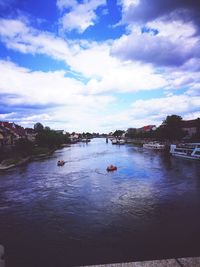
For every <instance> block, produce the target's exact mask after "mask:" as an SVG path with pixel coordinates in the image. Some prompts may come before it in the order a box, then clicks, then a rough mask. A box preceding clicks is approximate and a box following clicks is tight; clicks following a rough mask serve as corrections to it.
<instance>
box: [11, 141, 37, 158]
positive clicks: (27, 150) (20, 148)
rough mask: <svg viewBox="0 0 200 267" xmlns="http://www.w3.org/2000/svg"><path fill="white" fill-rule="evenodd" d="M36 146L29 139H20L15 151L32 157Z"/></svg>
mask: <svg viewBox="0 0 200 267" xmlns="http://www.w3.org/2000/svg"><path fill="white" fill-rule="evenodd" d="M33 148H34V144H33V142H31V141H29V140H28V139H24V138H20V139H18V140H17V141H16V144H15V151H16V152H18V153H20V154H22V155H23V156H26V155H30V154H31V153H32V151H33Z"/></svg>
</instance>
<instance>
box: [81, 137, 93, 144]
mask: <svg viewBox="0 0 200 267" xmlns="http://www.w3.org/2000/svg"><path fill="white" fill-rule="evenodd" d="M90 141H91V140H90V139H87V138H83V139H82V140H81V142H84V143H88V142H90Z"/></svg>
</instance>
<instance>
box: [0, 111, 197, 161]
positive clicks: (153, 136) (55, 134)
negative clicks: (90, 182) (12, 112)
mask: <svg viewBox="0 0 200 267" xmlns="http://www.w3.org/2000/svg"><path fill="white" fill-rule="evenodd" d="M96 137H104V138H113V137H114V138H117V139H119V140H120V139H122V140H124V142H125V141H126V142H129V143H131V142H132V143H135V144H137V143H138V144H140V143H144V142H151V141H159V142H163V143H168V144H170V143H172V142H199V141H200V119H199V118H197V119H194V120H183V119H182V118H181V117H180V116H178V115H171V116H167V117H166V119H165V120H164V121H163V123H162V124H161V125H160V126H158V127H156V125H145V126H143V127H141V128H128V129H127V130H115V131H113V132H110V133H104V134H100V133H89V132H86V133H76V132H72V133H69V132H66V131H64V130H52V129H50V128H49V127H48V126H43V125H42V124H41V123H39V122H38V123H36V124H35V125H34V127H33V128H23V127H22V126H20V125H18V124H16V123H14V122H8V121H1V122H0V152H1V153H0V162H1V165H2V164H3V165H5V166H10V165H16V164H18V163H19V164H20V163H21V162H24V159H26V160H29V159H30V157H39V158H40V157H43V156H46V155H48V154H49V153H52V152H53V151H54V150H55V149H57V148H58V147H62V146H67V145H69V144H72V143H76V142H89V141H90V139H91V138H96Z"/></svg>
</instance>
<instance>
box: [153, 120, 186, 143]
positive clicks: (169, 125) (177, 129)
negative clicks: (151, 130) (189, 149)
mask: <svg viewBox="0 0 200 267" xmlns="http://www.w3.org/2000/svg"><path fill="white" fill-rule="evenodd" d="M181 122H182V118H181V117H180V116H178V115H171V116H167V118H166V119H165V120H164V122H163V124H162V125H161V126H160V127H159V128H158V129H157V130H156V133H155V134H156V137H157V138H158V139H160V140H169V141H179V140H181V139H182V138H183V137H184V136H185V132H184V131H183V130H182V128H181Z"/></svg>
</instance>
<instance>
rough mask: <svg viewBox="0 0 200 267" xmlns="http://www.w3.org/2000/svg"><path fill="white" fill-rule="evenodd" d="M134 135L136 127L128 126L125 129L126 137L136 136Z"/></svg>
mask: <svg viewBox="0 0 200 267" xmlns="http://www.w3.org/2000/svg"><path fill="white" fill-rule="evenodd" d="M136 136H137V130H136V128H128V129H127V133H126V137H128V138H136Z"/></svg>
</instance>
